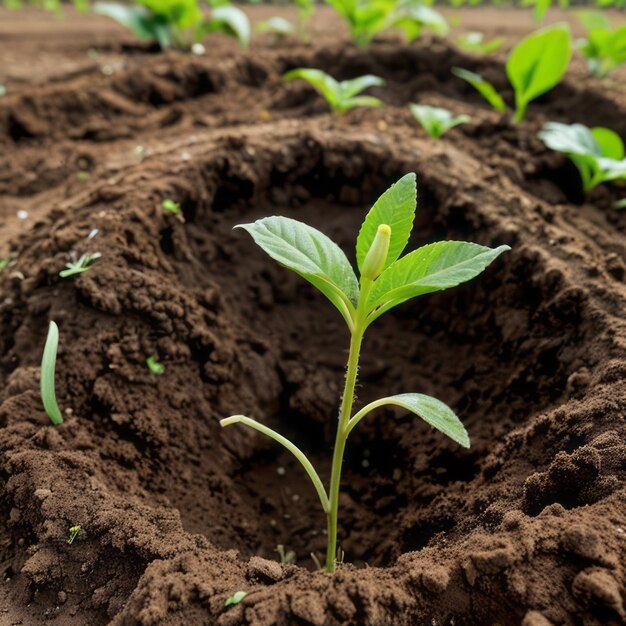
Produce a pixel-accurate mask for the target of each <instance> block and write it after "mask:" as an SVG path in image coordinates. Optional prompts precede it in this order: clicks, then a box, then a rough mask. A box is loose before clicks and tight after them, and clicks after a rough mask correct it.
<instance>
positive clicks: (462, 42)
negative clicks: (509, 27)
mask: <svg viewBox="0 0 626 626" xmlns="http://www.w3.org/2000/svg"><path fill="white" fill-rule="evenodd" d="M484 39H485V36H484V35H483V33H479V32H475V31H472V32H469V33H464V34H462V35H459V37H458V38H457V40H456V43H457V45H458V46H459V48H462V49H463V50H467V51H468V52H476V53H478V54H491V53H492V52H495V51H496V50H498V49H499V48H500V47H501V46H502V44H503V43H504V39H502V37H497V38H496V39H492V40H491V41H484Z"/></svg>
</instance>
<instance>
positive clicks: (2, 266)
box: [0, 256, 9, 272]
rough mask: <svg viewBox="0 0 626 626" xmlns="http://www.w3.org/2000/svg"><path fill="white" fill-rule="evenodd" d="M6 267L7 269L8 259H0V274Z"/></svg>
mask: <svg viewBox="0 0 626 626" xmlns="http://www.w3.org/2000/svg"><path fill="white" fill-rule="evenodd" d="M7 267H9V257H8V256H5V257H3V258H1V259H0V272H1V271H2V270H5V269H6V268H7Z"/></svg>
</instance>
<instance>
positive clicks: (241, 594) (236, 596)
mask: <svg viewBox="0 0 626 626" xmlns="http://www.w3.org/2000/svg"><path fill="white" fill-rule="evenodd" d="M247 595H248V594H247V593H246V592H245V591H235V593H233V595H232V596H230V597H229V598H226V602H224V606H231V604H239V603H240V602H241V601H242V600H243V599H244V598H245V597H246V596H247Z"/></svg>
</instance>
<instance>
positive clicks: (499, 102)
mask: <svg viewBox="0 0 626 626" xmlns="http://www.w3.org/2000/svg"><path fill="white" fill-rule="evenodd" d="M452 73H453V74H454V75H455V76H458V78H462V79H463V80H464V81H466V82H468V83H469V84H470V85H471V86H472V87H474V89H476V91H478V93H479V94H480V95H481V96H482V97H483V98H484V99H485V100H487V102H488V103H489V104H490V105H491V106H492V107H493V108H494V109H495V110H496V111H500V113H504V112H505V111H506V104H505V103H504V100H503V99H502V96H501V95H500V94H499V93H498V92H497V91H496V88H495V87H494V86H493V85H492V84H491V83H490V82H489V81H487V80H485V79H484V78H483V77H482V76H481V75H480V74H476V73H475V72H470V71H469V70H465V69H463V68H462V67H453V68H452Z"/></svg>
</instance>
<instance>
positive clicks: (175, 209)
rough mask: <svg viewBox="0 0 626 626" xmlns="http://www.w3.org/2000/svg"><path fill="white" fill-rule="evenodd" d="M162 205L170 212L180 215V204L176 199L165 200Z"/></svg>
mask: <svg viewBox="0 0 626 626" xmlns="http://www.w3.org/2000/svg"><path fill="white" fill-rule="evenodd" d="M161 206H162V207H163V209H164V210H165V211H168V212H169V213H173V214H174V215H180V204H178V202H174V200H171V199H170V198H166V199H165V200H163V204H162V205H161Z"/></svg>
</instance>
